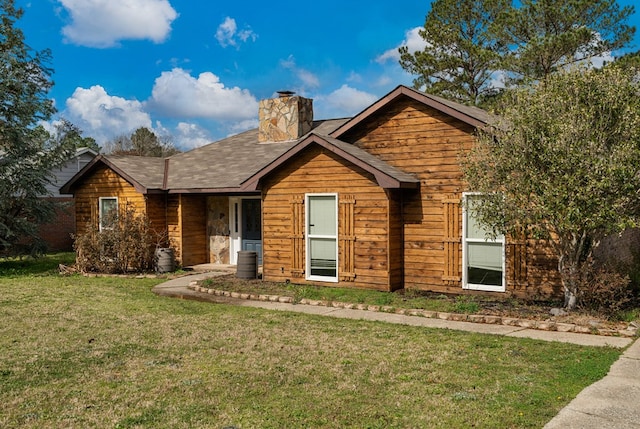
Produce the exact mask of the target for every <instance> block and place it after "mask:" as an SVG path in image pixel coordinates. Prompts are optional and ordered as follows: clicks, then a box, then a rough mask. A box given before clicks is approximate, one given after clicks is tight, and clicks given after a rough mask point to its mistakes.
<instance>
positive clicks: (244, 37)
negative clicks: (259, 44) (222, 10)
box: [216, 16, 258, 48]
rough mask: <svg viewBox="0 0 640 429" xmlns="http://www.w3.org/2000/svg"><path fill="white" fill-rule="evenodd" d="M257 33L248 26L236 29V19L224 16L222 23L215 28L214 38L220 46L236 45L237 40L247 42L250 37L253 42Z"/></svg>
mask: <svg viewBox="0 0 640 429" xmlns="http://www.w3.org/2000/svg"><path fill="white" fill-rule="evenodd" d="M257 38H258V35H257V34H256V33H254V32H253V30H251V28H250V27H246V28H244V29H243V30H240V31H238V25H237V24H236V20H235V19H233V18H230V17H228V16H227V17H226V18H225V19H224V21H223V22H222V24H220V25H219V26H218V29H217V30H216V40H218V43H220V46H222V47H223V48H226V47H227V46H235V47H237V46H238V42H243V43H245V42H247V41H248V40H249V39H251V41H252V42H255V41H256V39H257Z"/></svg>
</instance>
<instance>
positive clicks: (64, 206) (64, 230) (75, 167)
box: [39, 147, 98, 251]
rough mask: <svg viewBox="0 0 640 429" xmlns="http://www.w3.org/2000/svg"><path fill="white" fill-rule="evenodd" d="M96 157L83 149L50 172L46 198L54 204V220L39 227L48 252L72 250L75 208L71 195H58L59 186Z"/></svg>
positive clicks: (90, 151) (88, 150) (91, 150)
mask: <svg viewBox="0 0 640 429" xmlns="http://www.w3.org/2000/svg"><path fill="white" fill-rule="evenodd" d="M97 155H98V153H97V152H96V151H94V150H93V149H90V148H87V147H83V148H79V149H77V150H76V153H75V154H74V155H73V156H72V157H71V158H69V160H68V161H67V162H66V163H65V164H64V165H62V166H61V167H59V168H57V169H55V170H54V171H52V172H51V176H52V177H51V179H52V180H51V182H50V183H48V184H47V192H48V196H46V197H43V198H51V199H53V201H55V202H56V206H57V208H56V213H55V217H54V219H53V220H52V221H51V222H50V223H47V224H43V225H40V227H39V234H40V237H41V238H42V239H43V241H44V242H45V243H46V245H47V249H48V250H49V251H70V250H72V248H73V239H72V234H74V233H75V232H76V220H75V208H74V205H73V195H71V194H63V193H60V186H61V185H63V184H64V183H66V182H67V181H68V180H69V179H71V178H72V177H73V176H74V175H75V174H76V173H78V172H79V171H80V170H82V169H83V168H84V166H85V165H87V164H88V163H89V162H90V161H91V160H92V159H93V158H95V157H96V156H97Z"/></svg>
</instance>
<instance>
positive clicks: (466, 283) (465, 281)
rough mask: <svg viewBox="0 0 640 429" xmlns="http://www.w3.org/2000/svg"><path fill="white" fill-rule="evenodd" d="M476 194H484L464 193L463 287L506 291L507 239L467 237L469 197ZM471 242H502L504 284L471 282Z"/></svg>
mask: <svg viewBox="0 0 640 429" xmlns="http://www.w3.org/2000/svg"><path fill="white" fill-rule="evenodd" d="M474 195H482V193H480V192H464V193H463V194H462V202H463V204H462V288H463V289H469V290H479V291H486V292H505V290H506V270H505V268H506V255H505V239H504V236H502V235H501V236H499V237H496V238H495V239H486V238H485V239H482V238H467V235H468V233H467V227H468V215H469V211H468V210H467V207H468V200H467V199H468V197H469V196H474ZM469 243H500V244H501V247H502V249H501V252H500V253H501V256H502V258H501V259H502V284H501V285H499V286H497V285H483V284H474V283H469V278H468V277H469V267H468V262H469V247H468V244H469Z"/></svg>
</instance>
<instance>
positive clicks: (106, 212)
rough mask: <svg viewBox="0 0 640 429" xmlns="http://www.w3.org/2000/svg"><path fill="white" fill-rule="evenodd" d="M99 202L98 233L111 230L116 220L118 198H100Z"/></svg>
mask: <svg viewBox="0 0 640 429" xmlns="http://www.w3.org/2000/svg"><path fill="white" fill-rule="evenodd" d="M99 201H100V202H99V213H100V231H102V230H103V229H111V228H113V225H114V223H115V222H116V221H117V220H118V198H117V197H101V198H100V200H99Z"/></svg>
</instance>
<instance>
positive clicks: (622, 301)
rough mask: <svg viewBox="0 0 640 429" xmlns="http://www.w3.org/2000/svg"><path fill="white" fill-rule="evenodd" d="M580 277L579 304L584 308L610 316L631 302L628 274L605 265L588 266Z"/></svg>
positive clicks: (631, 295) (631, 294)
mask: <svg viewBox="0 0 640 429" xmlns="http://www.w3.org/2000/svg"><path fill="white" fill-rule="evenodd" d="M582 277H583V278H582V285H581V288H580V297H579V305H580V307H582V308H583V309H585V310H591V311H595V312H597V313H599V314H601V315H603V316H606V317H611V316H614V315H615V314H616V313H619V312H620V311H622V310H624V309H625V308H627V307H628V306H629V305H630V304H631V303H632V302H633V292H632V289H631V287H630V285H631V281H630V279H629V276H628V275H624V274H621V273H620V272H619V271H616V270H612V269H610V268H606V267H600V268H593V267H590V268H589V269H587V270H585V273H583V276H582Z"/></svg>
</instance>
